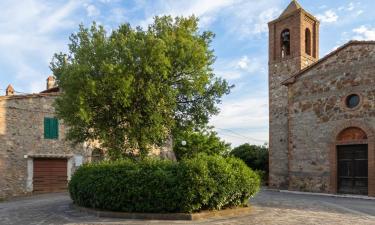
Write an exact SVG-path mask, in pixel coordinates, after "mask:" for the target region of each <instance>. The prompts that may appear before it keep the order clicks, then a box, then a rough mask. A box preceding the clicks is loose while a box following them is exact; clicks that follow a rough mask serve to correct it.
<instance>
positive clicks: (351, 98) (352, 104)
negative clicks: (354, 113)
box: [345, 94, 360, 109]
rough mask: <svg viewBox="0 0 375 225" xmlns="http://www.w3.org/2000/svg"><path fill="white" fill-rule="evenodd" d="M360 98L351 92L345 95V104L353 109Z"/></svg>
mask: <svg viewBox="0 0 375 225" xmlns="http://www.w3.org/2000/svg"><path fill="white" fill-rule="evenodd" d="M359 102H360V98H359V95H357V94H351V95H349V96H348V97H346V100H345V104H346V106H347V107H348V108H350V109H353V108H355V107H357V106H358V105H359Z"/></svg>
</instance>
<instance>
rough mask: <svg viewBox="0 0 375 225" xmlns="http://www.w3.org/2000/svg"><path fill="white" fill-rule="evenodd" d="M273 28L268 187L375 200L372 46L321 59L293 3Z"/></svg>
mask: <svg viewBox="0 0 375 225" xmlns="http://www.w3.org/2000/svg"><path fill="white" fill-rule="evenodd" d="M268 25H269V113H270V121H269V127H270V133H269V138H270V146H269V147H270V156H269V160H270V168H269V169H270V176H269V184H270V186H271V187H273V188H278V189H289V190H298V191H309V192H324V193H343V194H363V195H368V196H375V41H350V42H349V43H347V44H345V45H343V46H341V47H339V48H337V49H336V50H334V51H333V52H331V53H329V54H328V55H326V56H324V57H323V58H321V59H319V21H318V20H317V19H316V18H315V17H314V16H313V15H311V14H310V13H308V12H307V11H305V10H304V9H303V8H302V7H301V6H300V5H299V4H298V2H296V1H292V2H291V3H290V5H289V6H288V7H287V8H286V9H285V10H284V12H283V13H282V14H281V15H280V16H279V17H278V18H277V19H275V20H273V21H271V22H269V24H268Z"/></svg>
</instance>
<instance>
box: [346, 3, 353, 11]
mask: <svg viewBox="0 0 375 225" xmlns="http://www.w3.org/2000/svg"><path fill="white" fill-rule="evenodd" d="M346 9H347V10H348V11H352V10H353V9H354V3H353V2H350V3H349V5H348V8H346Z"/></svg>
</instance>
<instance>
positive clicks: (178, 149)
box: [173, 127, 231, 160]
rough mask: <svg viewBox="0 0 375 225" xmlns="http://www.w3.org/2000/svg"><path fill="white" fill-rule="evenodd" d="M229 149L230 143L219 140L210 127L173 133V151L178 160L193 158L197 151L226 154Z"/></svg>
mask: <svg viewBox="0 0 375 225" xmlns="http://www.w3.org/2000/svg"><path fill="white" fill-rule="evenodd" d="M182 142H184V143H182ZM230 149H231V148H230V144H229V143H226V142H225V141H223V140H221V139H220V137H219V136H218V135H217V133H216V132H215V131H213V130H212V129H211V128H210V127H207V128H204V129H201V130H197V131H192V130H183V131H181V132H175V133H174V142H173V151H174V153H175V154H176V158H177V159H179V160H180V159H182V158H193V157H194V156H196V155H198V154H199V153H206V154H207V155H226V154H227V153H229V151H230Z"/></svg>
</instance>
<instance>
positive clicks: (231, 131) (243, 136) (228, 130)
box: [216, 127, 267, 143]
mask: <svg viewBox="0 0 375 225" xmlns="http://www.w3.org/2000/svg"><path fill="white" fill-rule="evenodd" d="M216 129H218V130H222V131H227V132H230V133H232V134H235V135H238V136H240V137H242V138H246V139H250V140H253V141H257V142H263V143H264V142H267V141H265V140H260V139H257V138H252V137H248V136H245V135H242V134H240V133H237V132H235V131H233V130H230V129H223V128H218V127H216Z"/></svg>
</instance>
